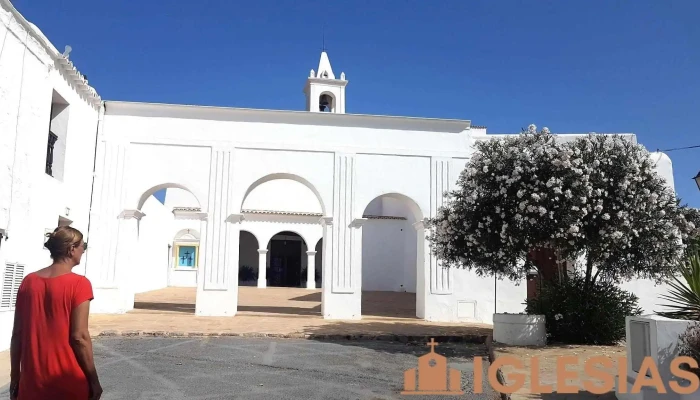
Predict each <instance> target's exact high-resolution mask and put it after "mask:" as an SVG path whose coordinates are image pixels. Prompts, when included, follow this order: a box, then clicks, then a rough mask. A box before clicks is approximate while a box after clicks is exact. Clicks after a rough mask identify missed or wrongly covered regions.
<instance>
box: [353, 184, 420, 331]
mask: <svg viewBox="0 0 700 400" xmlns="http://www.w3.org/2000/svg"><path fill="white" fill-rule="evenodd" d="M363 218H366V219H367V221H366V222H365V224H364V225H363V226H362V315H374V316H391V317H407V318H415V317H416V311H417V307H416V289H417V276H418V270H419V268H422V265H423V262H422V257H420V254H421V252H420V251H419V247H418V246H419V245H423V240H419V238H418V233H417V231H416V229H415V227H414V224H415V223H416V222H418V221H419V220H421V219H422V213H421V211H420V207H419V206H418V205H417V204H416V202H415V201H413V200H412V199H411V198H409V197H407V196H404V195H401V194H395V193H390V194H385V195H382V196H379V197H377V198H375V199H374V200H372V201H371V202H370V203H369V204H368V205H367V207H365V210H364V212H363Z"/></svg>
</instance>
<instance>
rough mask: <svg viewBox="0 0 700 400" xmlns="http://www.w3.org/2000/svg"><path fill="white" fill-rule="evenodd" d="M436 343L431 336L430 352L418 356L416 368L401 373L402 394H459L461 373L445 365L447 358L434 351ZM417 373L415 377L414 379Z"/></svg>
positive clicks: (461, 391) (462, 392)
mask: <svg viewBox="0 0 700 400" xmlns="http://www.w3.org/2000/svg"><path fill="white" fill-rule="evenodd" d="M437 345H438V343H436V342H435V339H433V338H431V339H430V343H428V346H430V353H428V354H424V355H422V356H420V357H419V358H418V368H411V369H408V370H406V371H405V372H404V373H403V389H404V390H403V391H402V392H401V394H403V395H422V396H424V395H443V396H444V395H460V394H464V391H463V390H461V386H462V374H461V372H460V371H459V370H458V369H454V368H448V367H447V358H446V357H445V356H443V355H440V354H437V353H436V352H435V346H437ZM416 375H417V379H416Z"/></svg>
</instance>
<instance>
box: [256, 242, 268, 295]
mask: <svg viewBox="0 0 700 400" xmlns="http://www.w3.org/2000/svg"><path fill="white" fill-rule="evenodd" d="M267 251H268V250H267V249H258V287H259V288H265V287H267Z"/></svg>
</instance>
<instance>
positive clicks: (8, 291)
mask: <svg viewBox="0 0 700 400" xmlns="http://www.w3.org/2000/svg"><path fill="white" fill-rule="evenodd" d="M22 279H24V265H22V264H11V263H7V264H5V273H4V274H3V277H2V290H1V292H2V294H1V295H0V308H13V307H14V306H15V304H16V303H17V292H18V291H19V286H20V285H21V284H22Z"/></svg>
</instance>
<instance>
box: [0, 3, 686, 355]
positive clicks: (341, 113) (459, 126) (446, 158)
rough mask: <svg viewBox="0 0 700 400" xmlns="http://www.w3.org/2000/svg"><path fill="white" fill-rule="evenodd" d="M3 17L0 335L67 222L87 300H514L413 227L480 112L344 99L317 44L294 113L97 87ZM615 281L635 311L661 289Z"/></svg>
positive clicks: (228, 308)
mask: <svg viewBox="0 0 700 400" xmlns="http://www.w3.org/2000/svg"><path fill="white" fill-rule="evenodd" d="M0 20H1V21H2V23H1V24H0V43H2V47H1V48H0V235H1V236H2V237H1V239H0V268H1V269H0V272H1V273H2V278H3V280H2V287H1V288H0V290H1V292H0V299H1V302H0V350H1V349H3V348H6V347H7V346H9V335H10V331H11V327H12V317H13V312H14V300H15V298H16V291H17V288H18V286H19V283H20V282H21V280H22V278H23V277H24V276H25V275H26V274H28V273H30V272H32V271H35V270H38V269H40V268H43V267H45V266H46V265H48V263H49V262H50V261H49V257H48V251H47V250H45V249H43V240H44V233H45V232H46V231H47V230H53V229H54V228H55V227H56V226H57V225H61V224H70V225H71V226H74V227H76V228H77V229H79V230H81V231H82V232H83V233H84V234H85V239H86V241H87V242H88V251H87V252H86V253H85V256H84V258H83V263H82V264H81V266H79V267H77V268H76V272H79V273H84V274H86V276H87V277H88V278H89V279H90V280H91V282H92V285H93V288H94V291H95V300H94V301H93V304H92V306H91V309H92V312H94V313H124V312H127V311H129V310H131V309H133V307H134V296H135V294H137V293H141V292H145V291H150V290H155V289H161V288H165V287H168V286H176V287H196V288H197V289H196V290H197V296H196V307H195V310H196V311H195V314H196V315H198V316H231V317H234V316H235V315H236V312H237V308H238V294H239V287H240V286H255V287H257V288H258V290H259V291H260V296H265V293H266V290H270V289H269V287H298V288H308V289H310V290H320V291H321V293H322V296H321V299H322V301H321V315H320V316H319V318H321V317H322V318H329V319H360V318H361V317H362V307H361V304H362V302H361V299H362V296H363V292H369V291H391V292H404V291H405V292H412V293H415V303H416V304H415V310H416V317H418V318H421V319H425V320H429V321H450V322H459V321H463V322H485V323H491V321H492V314H493V312H494V310H497V311H498V312H514V313H517V312H521V311H523V310H524V305H523V303H524V300H525V298H526V285H525V284H524V280H523V282H522V284H519V285H516V284H515V283H512V282H508V281H495V280H494V279H493V278H479V277H477V276H476V275H475V274H474V273H472V272H468V271H464V270H453V269H443V268H442V267H441V266H440V264H439V263H438V260H437V259H436V258H435V257H434V256H432V255H431V254H430V251H429V248H428V243H427V241H426V239H425V237H426V234H427V233H428V231H427V230H428V227H427V226H426V225H425V221H426V219H428V218H431V217H433V216H435V215H436V211H437V209H438V208H439V207H440V206H441V205H442V204H443V195H442V194H443V193H444V192H445V191H448V190H451V189H453V188H454V186H455V183H456V181H457V179H458V177H459V174H460V173H461V171H462V170H463V168H464V166H465V164H466V163H467V162H468V160H469V159H470V156H471V155H472V153H473V151H474V150H473V145H474V143H475V142H476V141H480V140H490V139H491V138H493V137H497V136H496V135H490V134H487V132H486V128H485V127H480V126H474V125H472V124H471V122H470V121H468V120H445V119H430V118H409V117H394V116H381V115H356V114H348V113H346V102H347V101H349V102H350V103H351V102H352V96H351V91H348V88H349V87H350V86H349V82H350V81H351V71H349V73H348V75H347V76H346V75H345V73H343V72H340V73H338V72H339V70H338V69H333V68H332V66H331V63H330V61H329V58H328V54H326V53H325V52H323V53H321V56H320V60H319V61H318V64H316V63H315V62H313V61H314V60H309V61H310V69H311V67H313V69H312V70H311V71H310V72H309V71H308V70H307V71H300V76H299V82H300V85H299V86H300V89H302V88H303V93H301V91H300V102H299V103H300V109H299V110H297V111H279V110H261V109H242V108H224V107H208V106H194V105H180V104H151V103H137V102H122V101H104V100H103V99H101V98H100V96H99V95H98V94H97V92H96V91H95V90H94V89H93V88H92V87H91V86H90V85H89V84H88V81H87V79H86V78H85V77H84V76H83V75H81V73H80V72H78V71H77V70H76V69H75V67H74V66H73V64H72V63H71V61H70V60H69V57H70V56H69V55H66V54H64V53H62V52H59V51H58V50H57V49H56V48H55V47H54V46H53V45H52V44H51V42H50V41H49V40H48V39H47V38H46V37H45V36H44V35H43V34H42V33H41V31H40V30H39V29H38V28H37V27H36V26H34V25H33V24H31V23H30V22H28V21H27V20H26V19H24V17H23V16H22V15H21V14H20V13H19V12H18V11H17V10H16V9H15V8H14V7H13V6H12V4H11V3H10V2H9V1H8V0H0ZM312 62H313V63H312ZM115 79H119V77H115ZM183 101H184V102H186V101H187V99H183ZM576 136H577V135H561V137H562V140H570V139H571V138H574V137H576ZM629 137H630V140H636V139H635V137H634V135H631V134H630V135H629ZM658 157H659V159H660V162H659V171H660V172H661V173H662V174H663V175H664V176H665V177H667V179H669V184H670V185H673V181H672V171H671V164H670V160H669V159H668V157H666V156H665V155H662V154H659V155H658ZM626 286H627V289H631V290H634V291H635V292H636V293H637V295H638V296H639V297H640V304H641V306H642V307H644V308H645V311H646V312H652V311H653V309H654V308H655V307H656V301H657V294H658V293H660V292H662V291H665V288H663V287H657V286H654V285H653V284H652V283H651V282H647V281H635V282H632V283H629V284H627V285H626ZM234 318H235V317H234Z"/></svg>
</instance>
